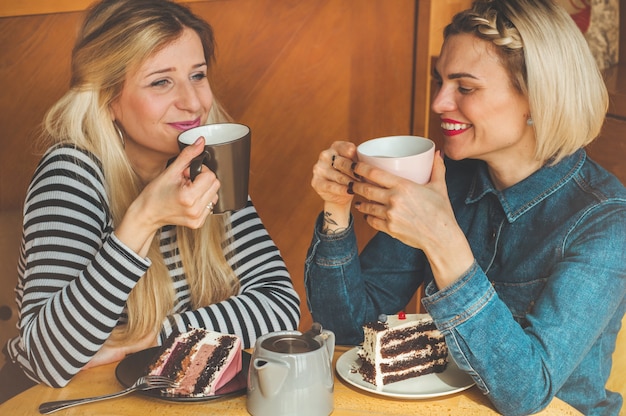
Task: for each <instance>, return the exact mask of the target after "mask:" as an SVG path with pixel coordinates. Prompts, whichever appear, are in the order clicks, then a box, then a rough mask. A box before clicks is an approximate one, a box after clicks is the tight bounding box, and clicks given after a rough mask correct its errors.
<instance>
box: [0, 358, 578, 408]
mask: <svg viewBox="0 0 626 416" xmlns="http://www.w3.org/2000/svg"><path fill="white" fill-rule="evenodd" d="M349 348H350V347H342V346H339V347H337V348H336V350H335V356H334V361H336V360H337V358H338V357H339V356H340V355H341V354H343V353H344V352H345V351H347V350H348V349H349ZM115 366H116V364H109V365H105V366H102V367H96V368H92V369H89V370H85V371H82V372H80V373H79V374H78V375H76V376H75V377H74V379H73V380H72V381H71V382H70V384H69V385H68V386H66V387H65V388H62V389H53V388H51V387H46V386H42V385H38V386H35V387H33V388H31V389H29V390H27V391H25V392H23V393H22V394H20V395H18V396H16V397H14V398H12V399H11V400H9V401H7V402H5V403H4V404H2V405H0V415H10V416H22V415H24V416H26V415H38V414H39V411H38V407H39V404H40V403H42V402H46V401H53V400H66V399H74V398H81V397H87V396H94V395H100V394H107V393H112V392H115V391H117V390H120V388H121V386H120V384H119V383H118V382H117V380H116V378H115ZM53 414H54V415H59V416H76V415H81V416H82V415H98V416H100V415H108V416H116V415H120V416H122V415H124V416H129V415H141V416H144V415H154V416H173V415H176V416H183V415H184V416H195V415H203V416H204V415H220V416H224V415H229V416H230V415H234V416H238V415H242V416H246V415H248V412H247V410H246V397H245V395H243V396H239V397H234V398H233V397H231V398H228V399H223V400H212V401H207V402H200V403H177V402H170V401H165V400H159V399H154V398H150V397H146V396H143V395H141V394H138V393H134V394H130V395H128V396H125V397H121V398H117V399H112V400H105V401H102V402H95V403H91V404H86V405H81V406H76V407H71V408H68V409H65V410H60V411H58V412H56V413H53ZM497 414H498V413H497V412H496V411H495V409H494V408H493V406H491V404H490V402H489V400H488V399H487V398H486V397H485V396H483V394H482V393H481V392H480V390H478V388H477V387H475V386H474V387H471V388H470V389H468V390H465V391H463V392H460V393H456V394H452V395H449V396H444V397H440V398H436V399H424V400H400V399H392V398H387V397H382V396H378V395H376V394H372V393H368V392H365V391H363V390H360V389H357V388H354V387H352V386H351V385H349V384H347V383H345V382H344V381H343V380H341V378H338V377H335V410H334V411H333V413H332V415H333V416H364V415H381V416H382V415H385V416H393V415H402V416H407V415H420V416H427V415H436V416H439V415H463V416H473V415H480V416H482V415H497ZM538 414H539V415H580V413H579V412H577V411H576V410H575V409H573V408H572V407H571V406H569V405H568V404H566V403H565V402H563V401H561V400H559V399H556V398H555V399H554V400H553V401H552V403H550V406H548V408H547V409H545V410H544V411H542V412H540V413H538Z"/></svg>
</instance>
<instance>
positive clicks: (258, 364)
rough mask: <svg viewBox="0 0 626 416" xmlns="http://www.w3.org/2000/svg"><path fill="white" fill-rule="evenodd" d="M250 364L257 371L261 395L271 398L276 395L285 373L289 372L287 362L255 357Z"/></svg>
mask: <svg viewBox="0 0 626 416" xmlns="http://www.w3.org/2000/svg"><path fill="white" fill-rule="evenodd" d="M252 365H253V368H254V370H255V371H256V372H257V375H258V381H259V390H260V391H261V394H262V395H263V397H265V398H271V397H274V396H276V394H278V392H279V391H280V390H281V388H282V386H283V384H284V383H285V380H286V379H287V374H288V373H289V366H288V364H287V363H284V362H275V361H270V360H267V359H262V358H257V359H255V360H254V362H253V364H252Z"/></svg>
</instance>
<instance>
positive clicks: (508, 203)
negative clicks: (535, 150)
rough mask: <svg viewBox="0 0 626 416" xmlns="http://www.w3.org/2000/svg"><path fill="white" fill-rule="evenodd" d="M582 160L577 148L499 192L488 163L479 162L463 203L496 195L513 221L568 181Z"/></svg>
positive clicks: (584, 156)
mask: <svg viewBox="0 0 626 416" xmlns="http://www.w3.org/2000/svg"><path fill="white" fill-rule="evenodd" d="M585 159H586V153H585V151H584V150H582V149H579V150H577V151H576V152H575V153H574V154H572V155H570V156H567V157H565V158H563V160H561V161H560V162H559V163H557V164H556V165H550V164H549V163H547V164H546V165H544V166H543V167H542V168H541V169H539V170H538V171H536V172H535V173H533V174H532V175H530V176H529V177H528V178H526V179H524V180H522V181H521V182H519V183H516V184H515V185H513V186H511V187H509V188H507V189H504V190H502V191H499V190H497V189H496V188H495V187H494V186H493V182H492V181H491V177H490V176H489V172H488V171H487V165H486V164H482V165H481V166H480V168H479V169H478V170H477V171H476V172H477V173H476V176H475V177H474V180H473V181H472V185H471V187H470V189H469V192H468V194H467V197H466V199H465V203H466V204H472V203H475V202H478V201H479V200H480V199H482V198H483V197H484V196H485V195H487V194H489V193H491V194H493V195H495V196H496V197H497V198H498V200H499V201H500V205H501V206H502V209H503V211H504V213H505V214H506V217H507V220H508V221H509V222H510V223H512V222H513V221H515V220H516V219H518V218H519V217H520V216H522V215H523V214H524V213H525V212H527V211H528V210H529V209H531V208H532V207H533V206H535V205H536V204H538V203H539V202H541V201H542V200H544V199H545V198H547V197H548V196H550V195H551V194H552V193H554V192H556V191H557V190H558V189H559V188H560V187H561V186H563V185H564V184H565V183H567V182H568V181H569V180H571V179H572V177H573V176H574V175H576V173H577V172H578V171H579V170H580V168H581V167H582V165H583V163H584V162H585Z"/></svg>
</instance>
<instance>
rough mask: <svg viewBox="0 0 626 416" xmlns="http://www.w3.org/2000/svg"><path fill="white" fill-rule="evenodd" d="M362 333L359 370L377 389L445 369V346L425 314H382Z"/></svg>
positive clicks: (442, 338)
mask: <svg viewBox="0 0 626 416" xmlns="http://www.w3.org/2000/svg"><path fill="white" fill-rule="evenodd" d="M363 332H364V336H365V338H364V341H363V346H362V347H361V348H360V349H359V352H358V355H359V358H360V359H361V368H360V369H359V370H358V371H359V373H360V374H361V375H362V376H363V380H365V381H367V382H369V383H372V384H374V385H376V386H378V387H380V386H383V385H385V384H390V383H394V382H396V381H401V380H406V379H408V378H412V377H417V376H421V375H424V374H430V373H440V372H442V371H443V370H445V368H446V365H447V357H448V347H447V346H446V342H445V339H444V337H443V335H442V334H441V332H439V330H438V329H437V328H436V327H435V324H434V323H433V320H432V318H431V317H430V315H428V314H404V313H400V314H398V315H390V316H386V315H381V316H380V317H379V320H378V321H376V322H370V323H367V324H365V325H364V326H363Z"/></svg>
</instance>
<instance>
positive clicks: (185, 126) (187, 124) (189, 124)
mask: <svg viewBox="0 0 626 416" xmlns="http://www.w3.org/2000/svg"><path fill="white" fill-rule="evenodd" d="M168 124H169V125H170V126H172V127H174V128H175V129H176V130H178V131H185V130H189V129H192V128H194V127H198V126H199V125H200V118H197V119H195V120H192V121H179V122H177V123H168Z"/></svg>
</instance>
